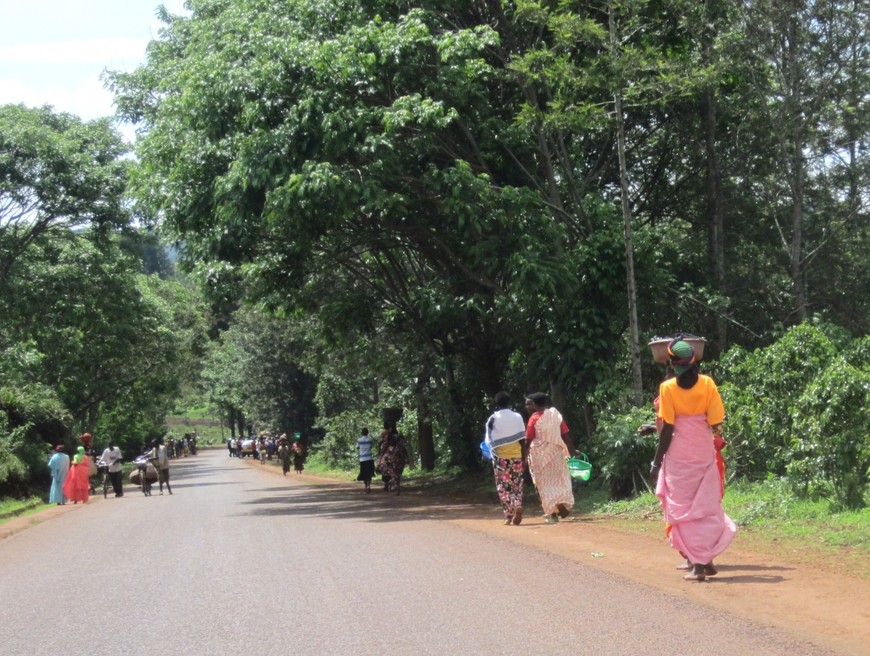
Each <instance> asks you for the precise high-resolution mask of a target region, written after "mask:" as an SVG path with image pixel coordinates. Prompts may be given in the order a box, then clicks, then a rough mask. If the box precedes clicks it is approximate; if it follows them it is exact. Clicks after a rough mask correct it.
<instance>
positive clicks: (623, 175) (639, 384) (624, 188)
mask: <svg viewBox="0 0 870 656" xmlns="http://www.w3.org/2000/svg"><path fill="white" fill-rule="evenodd" d="M613 12H614V9H613V5H612V4H611V5H610V7H609V12H608V27H609V29H610V48H611V51H610V55H611V57H612V58H613V59H614V60H615V59H616V56H617V45H618V44H617V38H616V19H615V17H614V15H613ZM613 104H614V114H615V116H616V149H617V155H618V157H619V196H620V198H621V200H622V224H623V232H624V234H625V277H626V290H627V292H628V324H629V328H630V332H631V343H630V344H629V348H630V351H631V374H632V392H633V397H634V403H635V405H637V406H638V407H640V406H641V405H643V374H642V373H641V368H640V329H639V327H638V322H637V283H636V281H635V277H634V238H633V236H632V228H631V205H630V204H629V200H628V167H627V166H626V163H625V120H624V117H623V114H622V91H621V89H618V90H617V91H616V92H615V93H614V95H613Z"/></svg>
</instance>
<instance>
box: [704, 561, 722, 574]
mask: <svg viewBox="0 0 870 656" xmlns="http://www.w3.org/2000/svg"><path fill="white" fill-rule="evenodd" d="M718 573H719V570H718V569H716V568H715V567H714V566H713V563H712V562H709V563H707V564H706V565H704V574H706V575H707V576H716V575H717V574H718Z"/></svg>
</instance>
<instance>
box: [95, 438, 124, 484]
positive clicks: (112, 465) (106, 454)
mask: <svg viewBox="0 0 870 656" xmlns="http://www.w3.org/2000/svg"><path fill="white" fill-rule="evenodd" d="M100 460H102V461H103V462H104V463H105V464H106V465H107V471H108V472H109V480H111V481H112V489H113V490H115V496H116V497H122V496H124V487H123V482H122V480H121V449H119V448H118V447H116V446H115V443H114V441H113V440H109V446H107V447H106V450H105V451H103V455H102V456H100Z"/></svg>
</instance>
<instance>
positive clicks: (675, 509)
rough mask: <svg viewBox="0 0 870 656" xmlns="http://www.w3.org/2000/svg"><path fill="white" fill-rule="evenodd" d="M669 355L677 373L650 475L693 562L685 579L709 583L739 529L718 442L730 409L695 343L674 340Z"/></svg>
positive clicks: (662, 407)
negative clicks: (728, 503) (702, 366)
mask: <svg viewBox="0 0 870 656" xmlns="http://www.w3.org/2000/svg"><path fill="white" fill-rule="evenodd" d="M668 355H669V357H670V365H671V366H672V367H673V369H674V373H675V374H676V377H675V378H671V379H670V380H666V381H664V382H663V383H662V384H661V386H660V388H659V415H658V416H659V417H660V418H661V420H662V429H661V432H660V433H659V444H658V448H657V449H656V454H655V457H654V458H653V461H652V463H651V470H650V475H651V476H652V478H653V481H654V482H655V483H656V496H657V497H658V498H659V500H660V501H661V504H662V509H663V511H664V516H665V522H666V524H667V525H668V526H669V527H670V533H669V539H670V543H671V546H672V547H673V548H674V549H677V550H678V551H679V552H680V553H681V554H684V555H685V557H686V559H687V561H688V562H690V563H691V564H692V571H691V572H690V573H688V574H686V575H685V576H684V577H683V578H685V579H686V580H687V581H703V580H704V579H705V578H706V577H707V576H713V575H715V574H716V568H715V567H714V566H713V559H714V558H715V557H716V556H718V555H719V554H721V553H722V552H723V551H725V549H727V548H728V545H729V544H731V541H732V540H733V539H734V535H735V533H736V532H737V527H736V526H735V524H734V522H733V521H732V520H731V518H730V517H728V515H726V514H725V511H724V510H723V509H722V478H721V475H720V472H719V467H718V466H717V462H716V445H715V443H714V434H718V433H719V427H720V426H721V424H722V421H723V420H724V418H725V408H724V406H723V405H722V398H721V397H720V396H719V389H718V388H717V387H716V383H714V382H713V379H712V378H710V377H709V376H704V375H702V374H701V373H700V372H699V369H698V365H697V363H696V361H695V351H694V349H693V348H692V345H691V344H689V343H688V342H685V341H683V340H674V341H673V342H671V343H670V344H669V345H668Z"/></svg>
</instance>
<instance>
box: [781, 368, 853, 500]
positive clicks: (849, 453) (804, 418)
mask: <svg viewBox="0 0 870 656" xmlns="http://www.w3.org/2000/svg"><path fill="white" fill-rule="evenodd" d="M868 402H870V371H868V370H860V369H857V368H855V367H853V366H852V365H851V364H849V363H848V362H846V361H845V360H844V359H842V358H836V359H835V360H834V361H833V362H831V363H830V364H829V365H828V366H827V368H826V369H824V370H823V371H822V372H821V373H820V374H819V375H818V376H816V378H815V379H814V380H813V381H812V383H810V385H808V386H807V388H806V390H805V391H804V393H803V394H802V395H801V397H800V399H798V401H797V404H796V405H795V408H794V411H793V422H794V427H795V434H794V435H793V438H792V442H793V449H792V452H793V454H794V456H795V459H794V460H793V461H792V462H791V463H790V464H789V467H788V473H789V477H790V478H792V479H793V482H795V483H799V484H800V485H802V487H804V489H806V490H808V491H813V490H818V489H819V488H821V487H823V486H824V485H825V482H826V481H830V483H831V484H832V487H831V489H832V492H833V495H834V498H835V500H836V501H837V502H838V503H839V504H841V505H842V506H843V507H845V508H849V509H857V508H862V507H864V504H865V501H864V496H865V493H866V492H867V487H868V483H870V403H868Z"/></svg>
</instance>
